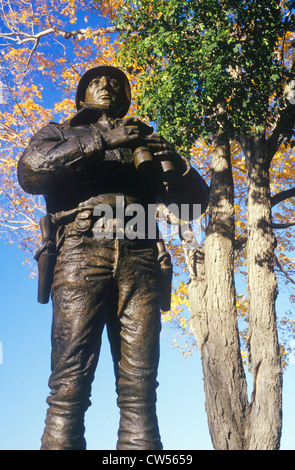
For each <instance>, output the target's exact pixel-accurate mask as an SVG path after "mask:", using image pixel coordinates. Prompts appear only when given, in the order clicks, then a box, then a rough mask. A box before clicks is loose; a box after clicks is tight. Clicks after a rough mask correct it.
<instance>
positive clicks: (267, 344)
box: [243, 135, 282, 450]
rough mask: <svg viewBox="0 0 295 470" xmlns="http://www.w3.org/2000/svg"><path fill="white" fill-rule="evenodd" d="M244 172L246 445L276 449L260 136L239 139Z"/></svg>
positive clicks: (269, 246)
mask: <svg viewBox="0 0 295 470" xmlns="http://www.w3.org/2000/svg"><path fill="white" fill-rule="evenodd" d="M243 147H244V148H243V151H244V154H245V156H246V162H247V172H248V201H247V205H248V207H247V209H248V228H247V265H248V315H249V343H248V346H249V363H250V367H251V372H252V376H253V393H252V399H251V403H250V414H249V433H248V436H247V441H248V444H247V447H248V449H249V450H258V449H259V450H275V449H278V448H279V444H280V436H281V426H282V403H281V392H282V370H281V364H280V352H279V344H278V337H277V325H276V312H275V300H276V297H277V281H276V278H275V274H274V248H275V238H274V235H273V231H272V219H271V199H270V189H269V166H268V163H267V158H266V157H267V148H266V141H265V138H264V135H261V136H258V135H255V136H250V137H248V138H246V139H245V140H244V142H243Z"/></svg>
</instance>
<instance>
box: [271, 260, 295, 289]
mask: <svg viewBox="0 0 295 470" xmlns="http://www.w3.org/2000/svg"><path fill="white" fill-rule="evenodd" d="M275 263H276V265H277V267H278V268H279V269H280V270H281V271H282V273H283V274H284V275H285V276H286V278H287V279H288V281H290V282H292V284H295V281H294V279H292V277H291V276H289V274H288V273H287V272H286V270H285V269H284V268H283V266H282V265H281V263H280V262H279V260H278V258H277V256H275Z"/></svg>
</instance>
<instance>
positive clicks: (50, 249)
mask: <svg viewBox="0 0 295 470" xmlns="http://www.w3.org/2000/svg"><path fill="white" fill-rule="evenodd" d="M81 117H82V119H81ZM85 117H86V119H85ZM120 122H121V121H120V120H117V121H116V122H115V123H113V124H112V125H113V126H114V125H120ZM110 126H111V124H110V123H109V122H101V121H99V123H91V119H89V113H87V111H86V112H85V110H82V112H81V111H80V112H79V113H77V114H76V115H74V117H73V118H72V119H70V120H68V121H66V122H64V123H62V124H59V123H54V122H51V123H49V124H48V125H46V126H45V127H43V128H41V129H40V130H39V131H38V132H37V133H36V134H35V135H34V136H33V137H32V139H31V141H30V142H29V145H28V147H27V149H26V150H25V151H24V153H23V154H22V156H21V158H20V161H19V164H18V179H19V183H20V185H21V187H22V188H23V189H24V190H25V191H26V192H28V193H31V194H42V195H44V198H45V201H46V209H47V215H46V216H44V217H42V219H41V221H40V227H41V232H42V240H43V244H42V246H41V247H40V248H39V249H38V251H37V253H36V256H35V259H36V260H37V261H38V270H39V284H38V301H39V302H40V303H47V302H48V301H49V297H50V291H51V286H52V282H53V276H54V266H55V262H56V257H57V256H58V252H59V250H60V248H61V246H62V244H63V240H64V239H65V237H66V236H67V235H68V236H73V235H76V234H77V232H78V233H79V236H80V235H89V234H90V233H92V234H93V226H94V216H93V215H94V213H95V210H94V209H95V208H96V207H97V206H98V204H108V205H110V206H111V207H112V209H113V208H116V202H117V198H118V196H120V198H121V200H122V199H123V205H124V206H125V207H126V206H128V205H130V204H140V205H141V207H143V208H144V209H147V210H145V214H146V215H147V216H146V220H145V233H147V232H148V227H147V225H148V223H150V219H149V215H148V214H149V210H148V207H149V204H152V205H155V204H156V203H157V202H161V203H164V204H165V205H166V206H167V205H169V208H171V207H173V206H174V207H175V205H176V208H178V207H179V206H181V205H182V204H186V207H189V211H186V213H187V214H188V215H189V218H190V219H191V218H193V217H194V215H195V211H194V205H195V204H200V205H201V212H204V211H205V209H206V207H207V204H208V198H209V189H208V186H207V184H206V183H205V181H204V180H203V179H202V178H201V176H200V175H199V173H198V172H197V171H196V170H195V169H193V168H192V167H191V166H190V164H189V163H188V162H187V161H186V160H185V159H183V158H181V157H180V156H179V155H177V154H175V158H174V161H173V163H174V167H175V178H174V181H173V184H172V185H170V184H169V183H167V181H164V178H163V174H162V171H161V166H160V164H159V166H158V168H156V167H155V173H154V174H152V176H151V177H149V178H145V177H144V176H142V175H140V174H139V173H138V172H137V170H136V169H135V166H134V164H133V160H132V152H131V150H130V149H118V150H107V149H106V148H105V147H106V146H105V143H104V139H103V132H104V131H106V130H109V129H110ZM197 213H200V211H197ZM114 217H116V214H114ZM124 222H125V223H126V221H124ZM144 238H146V236H145V235H144ZM157 248H158V262H159V266H160V271H161V276H160V279H161V280H160V284H161V292H162V295H161V297H162V310H164V311H168V310H169V309H170V291H171V281H172V264H171V260H170V255H169V254H168V253H167V252H166V250H165V246H164V243H163V241H158V242H157Z"/></svg>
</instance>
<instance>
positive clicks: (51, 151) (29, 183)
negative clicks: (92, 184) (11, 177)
mask: <svg viewBox="0 0 295 470" xmlns="http://www.w3.org/2000/svg"><path fill="white" fill-rule="evenodd" d="M103 150H104V143H103V140H102V138H101V136H100V135H99V133H95V134H94V133H91V132H89V133H87V134H86V135H83V136H82V137H81V136H75V134H73V132H71V133H67V128H62V127H61V126H59V125H57V124H54V123H50V124H48V125H47V126H45V127H43V128H42V129H40V131H38V132H37V133H36V134H35V135H34V136H33V137H32V139H31V141H30V142H29V145H28V147H27V148H26V150H25V151H24V153H23V154H22V156H21V158H20V160H19V163H18V179H19V183H20V185H21V187H22V188H23V189H24V190H25V191H26V192H28V193H31V194H47V193H48V192H49V191H50V190H51V191H52V190H53V189H54V188H55V187H58V186H59V187H60V186H61V185H65V184H68V183H70V182H73V181H76V180H77V179H79V177H80V175H82V174H85V173H87V169H88V171H89V169H90V168H91V167H93V164H92V162H93V160H94V159H99V158H101V159H102V158H103V154H104V152H103Z"/></svg>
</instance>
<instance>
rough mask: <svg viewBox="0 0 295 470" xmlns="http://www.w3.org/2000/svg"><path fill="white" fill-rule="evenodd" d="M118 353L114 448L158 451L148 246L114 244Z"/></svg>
mask: <svg viewBox="0 0 295 470" xmlns="http://www.w3.org/2000/svg"><path fill="white" fill-rule="evenodd" d="M118 246H119V248H118V262H117V271H116V273H115V279H117V282H118V287H119V303H118V318H119V322H120V341H121V355H120V358H118V359H119V362H118V373H117V393H118V406H119V407H120V413H121V419H120V428H119V433H118V436H119V439H118V443H117V449H141V450H143V449H162V443H161V440H160V434H159V428H158V421H157V416H156V388H157V385H158V383H157V380H156V377H157V370H158V362H159V336H160V329H161V326H160V325H161V324H160V309H159V291H158V275H157V261H156V257H157V253H156V250H155V247H154V246H153V245H151V244H147V245H144V244H143V243H140V242H133V243H132V242H130V241H125V240H119V241H118Z"/></svg>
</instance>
